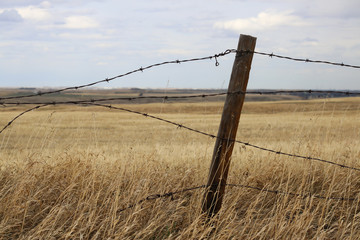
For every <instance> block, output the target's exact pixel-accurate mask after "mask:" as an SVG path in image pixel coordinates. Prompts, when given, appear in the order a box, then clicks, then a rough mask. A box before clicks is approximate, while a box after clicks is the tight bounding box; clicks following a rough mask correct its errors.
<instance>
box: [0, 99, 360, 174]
mask: <svg viewBox="0 0 360 240" xmlns="http://www.w3.org/2000/svg"><path fill="white" fill-rule="evenodd" d="M69 103H70V104H75V105H93V106H98V107H105V108H109V109H115V110H120V111H124V112H129V113H134V114H138V115H141V116H144V117H149V118H152V119H155V120H158V121H161V122H165V123H168V124H171V125H175V126H176V127H178V128H183V129H186V130H189V131H191V132H195V133H198V134H201V135H204V136H208V137H211V138H216V139H220V140H222V141H227V142H236V143H240V144H242V145H244V146H248V147H252V148H255V149H258V150H262V151H266V152H271V153H274V154H277V155H284V156H288V157H294V158H301V159H305V160H312V161H318V162H323V163H327V164H332V165H335V166H338V167H341V168H346V169H351V170H355V171H360V168H356V167H351V166H347V165H344V164H340V163H336V162H333V161H329V160H325V159H321V158H316V157H311V156H302V155H298V154H292V153H286V152H282V151H277V150H273V149H269V148H265V147H262V146H258V145H255V144H251V143H249V142H244V141H240V140H236V139H227V138H220V137H217V136H215V135H213V134H209V133H206V132H203V131H200V130H198V129H195V128H191V127H188V126H185V125H183V124H179V123H176V122H173V121H170V120H167V119H164V118H160V117H157V116H154V115H151V114H147V113H143V112H139V111H135V110H131V109H127V108H123V107H115V106H112V105H105V104H99V103H95V102H86V103H84V102H81V103H77V102H69ZM49 105H50V104H44V105H38V106H35V107H33V108H30V109H28V110H25V111H24V112H22V113H20V114H19V115H17V116H16V117H15V118H13V119H12V120H11V121H10V122H9V123H8V124H7V125H6V126H5V127H4V128H3V129H2V130H1V131H0V134H1V133H2V132H3V131H4V130H5V129H6V128H7V127H9V126H10V125H11V124H12V123H13V122H14V121H15V120H16V119H17V118H19V117H20V116H22V115H23V114H25V113H27V112H30V111H32V110H35V109H39V108H42V107H45V106H49ZM52 105H56V104H54V103H53V104H52Z"/></svg>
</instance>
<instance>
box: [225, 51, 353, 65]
mask: <svg viewBox="0 0 360 240" xmlns="http://www.w3.org/2000/svg"><path fill="white" fill-rule="evenodd" d="M231 51H232V52H239V51H237V50H236V49H232V50H231ZM241 52H244V51H241ZM245 52H248V53H254V54H258V55H264V56H269V57H271V58H272V57H276V58H281V59H287V60H292V61H297V62H307V63H322V64H328V65H335V66H341V67H349V68H360V66H358V65H350V64H345V63H338V62H331V61H326V60H311V59H308V58H294V57H288V56H282V55H277V54H274V53H266V52H258V51H245Z"/></svg>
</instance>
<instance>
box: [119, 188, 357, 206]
mask: <svg viewBox="0 0 360 240" xmlns="http://www.w3.org/2000/svg"><path fill="white" fill-rule="evenodd" d="M226 186H229V187H238V188H247V189H252V190H257V191H260V192H268V193H272V194H276V195H277V194H281V195H288V196H293V197H301V198H303V199H306V198H311V197H313V198H316V199H322V200H337V201H355V200H357V199H358V198H355V197H354V198H345V197H333V196H322V195H317V194H311V193H307V194H301V193H292V192H286V191H281V190H272V189H266V188H260V187H254V186H249V185H243V184H226ZM206 187H208V186H207V185H200V186H196V187H190V188H184V189H182V190H178V191H173V192H167V193H162V194H161V193H160V194H152V195H149V196H147V197H146V198H143V199H141V200H139V201H138V202H136V203H133V204H130V205H128V206H127V207H124V208H121V209H119V210H118V211H117V212H118V213H120V212H123V211H125V210H128V209H131V208H134V207H135V206H136V205H139V204H141V203H143V202H145V201H150V200H156V199H159V198H165V197H171V199H172V200H173V199H174V195H176V194H180V193H184V192H189V191H194V190H197V189H201V188H206Z"/></svg>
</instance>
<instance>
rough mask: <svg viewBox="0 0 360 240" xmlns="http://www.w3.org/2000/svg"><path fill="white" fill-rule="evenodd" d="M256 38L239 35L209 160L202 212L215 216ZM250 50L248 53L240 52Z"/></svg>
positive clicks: (225, 177)
mask: <svg viewBox="0 0 360 240" xmlns="http://www.w3.org/2000/svg"><path fill="white" fill-rule="evenodd" d="M255 44H256V38H254V37H252V36H248V35H240V39H239V44H238V48H237V50H238V51H239V52H237V54H236V57H235V60H234V65H233V69H232V73H231V77H230V82H229V88H228V92H229V93H232V92H239V91H241V92H243V93H239V94H228V95H227V97H226V100H225V105H224V109H223V113H222V117H221V122H220V126H219V132H218V135H217V137H218V138H217V139H216V143H215V148H214V153H213V157H212V162H211V166H210V170H209V177H208V182H207V188H206V192H205V195H204V199H203V203H202V211H203V213H206V214H207V215H208V217H212V216H214V215H215V214H216V213H217V212H218V211H219V210H220V208H221V203H222V199H223V197H224V193H225V186H226V180H227V176H228V172H229V166H230V157H231V154H232V151H233V148H234V141H231V140H235V138H236V132H237V129H238V125H239V119H240V114H241V109H242V106H243V104H244V99H245V92H246V87H247V83H248V80H249V74H250V68H251V62H252V58H253V53H252V52H253V51H254V50H255ZM240 51H250V52H240Z"/></svg>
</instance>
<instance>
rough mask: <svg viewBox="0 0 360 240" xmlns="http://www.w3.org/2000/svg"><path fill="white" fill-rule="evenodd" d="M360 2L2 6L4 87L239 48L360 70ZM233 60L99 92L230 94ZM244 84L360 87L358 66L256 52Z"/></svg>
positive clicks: (201, 0) (144, 0)
mask: <svg viewBox="0 0 360 240" xmlns="http://www.w3.org/2000/svg"><path fill="white" fill-rule="evenodd" d="M359 9H360V1H359V0H288V1H280V0H279V1H277V0H249V1H247V0H191V1H190V0H184V1H178V0H177V1H175V0H166V1H165V0H133V1H129V0H127V1H125V0H124V1H123V0H117V1H115V0H49V1H42V0H0V30H1V34H0V87H48V86H52V87H63V86H75V85H80V84H85V83H88V82H93V81H98V80H101V79H104V78H107V77H112V76H116V75H118V74H121V73H125V72H128V71H131V70H134V69H137V68H139V67H141V66H147V65H150V64H153V63H158V62H163V61H168V60H176V59H186V58H193V57H203V56H210V55H213V54H215V53H219V52H223V51H224V50H226V49H228V48H236V46H237V42H238V39H239V35H240V34H248V35H252V36H254V37H257V45H256V50H257V51H263V52H268V53H271V52H273V53H276V54H281V55H287V56H291V57H299V58H309V59H312V60H328V61H334V62H344V63H348V64H353V65H360V10H359ZM233 60H234V54H231V55H227V56H226V57H224V58H220V59H219V63H220V65H219V66H218V67H215V62H214V60H212V61H211V60H207V61H204V62H196V63H183V64H180V65H171V66H170V65H167V66H163V67H158V68H153V69H151V70H148V71H144V72H143V73H136V74H133V75H131V76H129V77H125V78H120V79H117V80H114V81H113V82H111V83H106V84H100V85H98V86H99V87H143V88H158V87H160V88H226V87H227V84H228V80H229V76H230V72H231V68H232V63H233ZM249 88H262V89H269V88H276V89H360V70H359V69H351V68H344V67H336V66H330V65H321V64H310V63H298V62H293V61H286V60H281V59H275V58H273V59H271V58H269V57H265V56H259V55H255V56H254V59H253V65H252V71H251V74H250V80H249Z"/></svg>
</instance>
